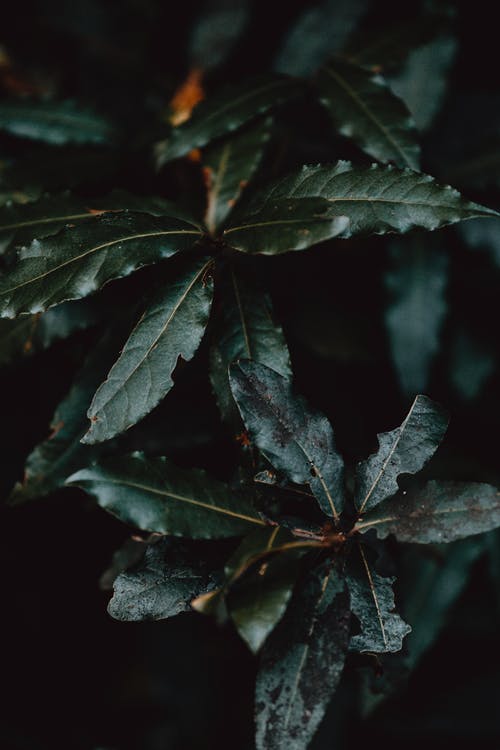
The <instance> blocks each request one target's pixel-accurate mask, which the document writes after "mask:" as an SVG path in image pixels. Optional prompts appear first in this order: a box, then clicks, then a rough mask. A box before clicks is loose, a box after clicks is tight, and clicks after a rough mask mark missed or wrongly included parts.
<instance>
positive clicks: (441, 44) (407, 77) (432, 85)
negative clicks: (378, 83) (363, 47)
mask: <svg viewBox="0 0 500 750" xmlns="http://www.w3.org/2000/svg"><path fill="white" fill-rule="evenodd" d="M456 52H457V42H456V39H455V38H454V37H453V36H450V35H442V36H439V37H437V38H436V39H433V40H432V41H431V42H429V44H426V45H424V46H422V47H419V48H418V49H415V50H412V51H411V52H410V55H409V56H408V59H407V60H406V63H405V65H404V67H403V69H402V70H401V71H399V72H398V74H397V75H393V76H391V78H390V81H389V83H390V86H391V88H392V90H393V91H394V93H395V94H396V95H397V96H399V97H401V99H402V100H403V101H404V102H405V104H406V106H407V107H408V109H409V110H410V112H411V113H412V116H413V118H414V120H415V123H416V125H417V127H418V129H419V130H422V131H424V130H427V129H428V128H429V127H430V126H431V125H432V122H433V120H434V118H435V117H436V115H437V114H438V112H439V109H440V107H441V104H442V102H443V100H444V97H445V94H446V89H447V85H448V78H449V73H450V69H451V66H452V64H453V61H454V59H455V55H456ZM429 71H432V75H429Z"/></svg>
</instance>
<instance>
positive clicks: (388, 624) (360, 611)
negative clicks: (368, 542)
mask: <svg viewBox="0 0 500 750" xmlns="http://www.w3.org/2000/svg"><path fill="white" fill-rule="evenodd" d="M346 580H347V587H348V589H349V596H350V600H351V611H352V613H353V614H354V615H355V616H356V617H357V619H358V621H359V624H360V628H361V632H360V633H359V634H358V635H354V636H353V637H352V639H351V644H350V649H351V650H352V651H361V652H364V651H368V652H372V653H375V654H383V653H387V652H392V651H399V650H400V649H401V648H402V645H403V638H404V637H405V635H407V634H408V633H409V632H410V630H411V628H410V626H409V625H407V624H406V623H405V622H404V621H403V620H402V619H401V617H400V616H399V615H398V614H397V613H396V612H395V611H394V609H395V603H394V593H393V590H392V584H393V583H394V581H395V579H394V578H385V577H383V576H381V575H380V574H379V573H377V571H376V570H375V561H374V555H373V554H372V552H371V550H369V549H368V548H367V547H365V546H363V545H361V544H356V545H355V548H354V549H353V551H352V554H351V555H350V556H349V558H348V560H347V567H346Z"/></svg>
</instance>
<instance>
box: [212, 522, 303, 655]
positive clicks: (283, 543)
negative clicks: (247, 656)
mask: <svg viewBox="0 0 500 750" xmlns="http://www.w3.org/2000/svg"><path fill="white" fill-rule="evenodd" d="M305 549H306V548H301V547H300V542H299V543H298V544H297V543H296V542H295V540H294V537H293V536H292V535H291V534H290V532H289V531H287V530H286V529H283V528H281V527H279V526H276V527H274V528H269V529H259V530H257V531H255V532H253V533H252V534H251V535H250V536H249V537H246V538H245V539H244V540H243V542H242V543H241V545H240V547H238V549H237V550H236V552H235V553H234V554H233V555H232V557H231V559H230V560H229V561H228V564H227V565H226V571H225V572H226V576H227V578H228V579H229V581H230V582H231V589H230V592H229V595H228V610H229V614H230V615H231V618H232V620H233V622H234V624H235V625H236V628H237V630H238V632H239V634H240V635H241V637H242V638H243V640H244V641H245V642H246V643H247V644H248V646H249V647H250V649H251V650H252V651H253V652H254V653H257V651H259V649H260V648H261V647H262V645H263V643H264V641H265V640H266V638H267V637H268V636H269V634H270V633H271V631H272V630H273V629H274V627H275V626H276V624H277V623H278V622H279V620H281V618H282V616H283V615H284V613H285V610H286V608H287V606H288V602H289V601H290V598H291V596H292V591H293V587H294V584H295V579H296V577H297V571H298V563H299V559H300V556H301V554H303V552H304V550H305ZM273 553H274V554H273ZM249 568H253V569H252V570H251V571H250V572H249ZM242 577H243V578H242ZM235 580H237V583H236V584H234V581H235Z"/></svg>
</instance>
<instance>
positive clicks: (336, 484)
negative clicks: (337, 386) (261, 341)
mask: <svg viewBox="0 0 500 750" xmlns="http://www.w3.org/2000/svg"><path fill="white" fill-rule="evenodd" d="M230 382H231V389H232V392H233V396H234V399H235V401H236V403H237V404H238V408H239V410H240V413H241V416H242V418H243V421H244V423H245V425H246V427H247V429H248V431H249V433H250V435H251V437H252V439H253V440H254V441H255V442H256V444H257V446H258V448H259V449H260V450H261V451H262V453H263V454H264V456H265V457H266V458H267V459H268V461H269V462H270V463H271V464H272V465H273V466H274V467H275V468H276V469H278V470H280V471H283V472H284V474H285V475H286V476H287V477H288V479H289V480H290V481H291V482H296V483H298V484H309V486H310V487H311V490H312V492H313V493H314V495H315V497H316V499H317V500H318V503H319V505H320V507H321V509H322V510H323V512H324V513H326V514H327V515H328V516H330V517H331V518H333V519H334V520H335V521H338V519H339V514H340V512H341V510H342V508H343V504H344V489H343V478H344V462H343V460H342V458H341V457H340V456H339V454H338V453H337V452H336V449H335V442H334V437H333V430H332V427H331V425H330V423H329V421H328V420H327V418H326V417H325V416H323V415H322V414H320V413H319V412H317V411H313V410H312V409H311V408H310V407H309V406H308V404H307V403H306V401H305V399H303V398H302V397H301V396H298V395H296V394H295V393H294V392H293V389H292V384H291V382H290V381H289V380H287V379H286V378H284V377H283V376H282V375H279V374H278V373H277V372H275V371H274V370H271V369H270V368H269V367H266V366H265V365H261V364H258V363H257V362H251V361H249V360H244V359H243V360H240V361H239V362H237V363H236V364H234V365H233V366H232V367H231V368H230Z"/></svg>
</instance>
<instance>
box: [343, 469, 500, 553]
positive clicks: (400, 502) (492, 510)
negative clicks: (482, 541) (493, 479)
mask: <svg viewBox="0 0 500 750" xmlns="http://www.w3.org/2000/svg"><path fill="white" fill-rule="evenodd" d="M498 526H500V491H499V490H498V489H497V488H496V487H493V486H492V485H491V484H480V483H479V482H449V481H440V480H434V481H430V482H427V483H426V484H425V485H424V486H423V487H420V488H413V489H411V490H408V491H407V492H404V493H401V494H399V495H396V497H394V498H392V499H391V500H388V501H387V502H385V503H383V504H382V505H379V506H378V508H377V509H376V511H372V512H371V513H370V515H369V517H368V516H367V518H366V521H362V522H361V523H358V525H357V528H358V529H359V530H360V531H363V532H365V531H368V529H375V531H376V532H377V535H378V536H379V537H380V538H381V539H385V537H386V536H388V535H389V534H394V536H395V537H396V539H398V540H399V541H400V542H417V543H418V544H433V543H439V542H453V541H455V540H456V539H463V538H464V537H467V536H472V535H474V534H482V533H483V532H485V531H491V530H492V529H496V528H497V527H498Z"/></svg>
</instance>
